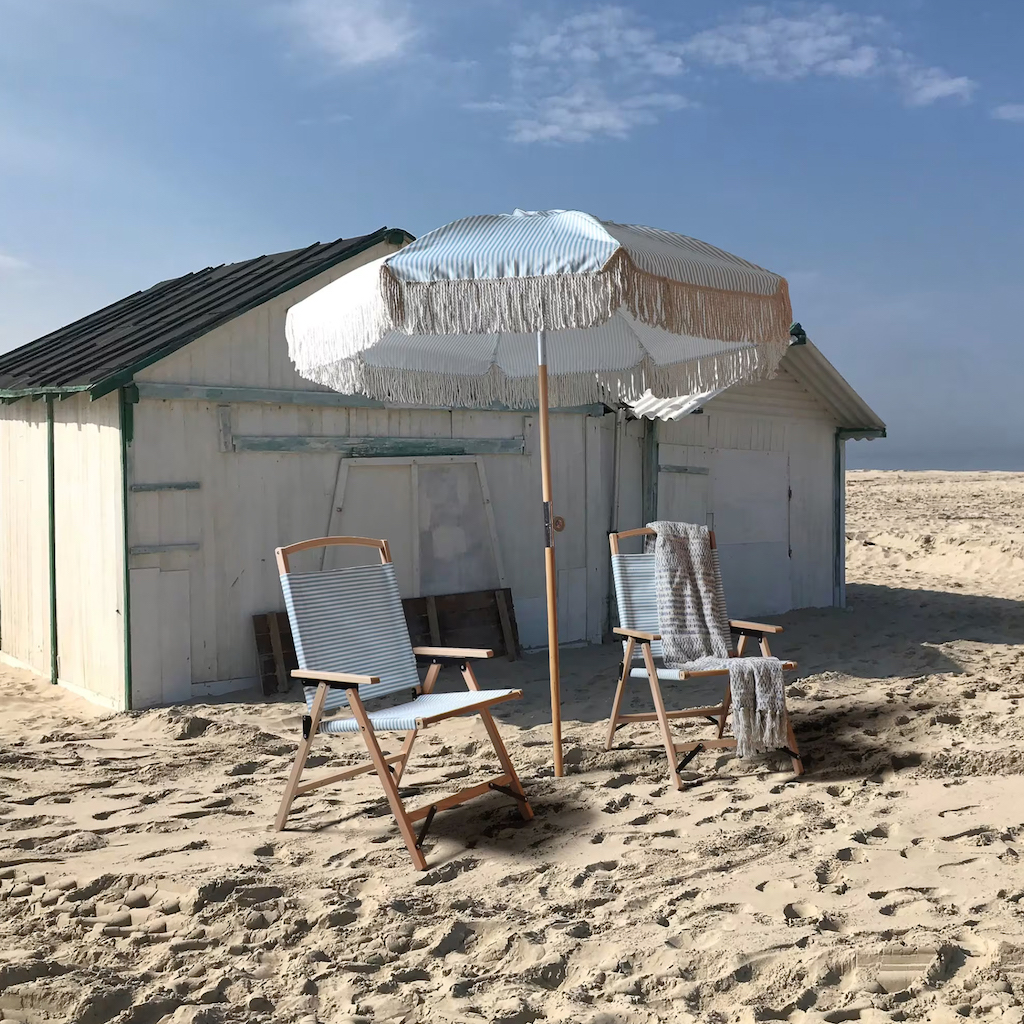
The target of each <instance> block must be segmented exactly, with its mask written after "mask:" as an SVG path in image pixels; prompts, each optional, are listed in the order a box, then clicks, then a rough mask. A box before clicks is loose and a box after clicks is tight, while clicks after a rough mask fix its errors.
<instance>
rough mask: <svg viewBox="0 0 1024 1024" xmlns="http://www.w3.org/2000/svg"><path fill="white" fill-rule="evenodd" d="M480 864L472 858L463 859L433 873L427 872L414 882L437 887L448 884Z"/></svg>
mask: <svg viewBox="0 0 1024 1024" xmlns="http://www.w3.org/2000/svg"><path fill="white" fill-rule="evenodd" d="M479 863H480V862H479V861H478V860H476V859H475V858H473V857H463V858H461V859H460V860H453V861H449V863H447V864H443V865H442V866H441V867H439V868H435V869H434V870H433V871H428V872H427V873H426V874H425V875H424V876H423V877H422V878H418V879H417V880H416V884H417V885H437V884H438V883H439V882H450V881H451V880H452V879H453V878H458V877H459V875H461V874H462V873H463V872H465V871H472V870H473V868H475V867H476V866H477V865H478V864H479Z"/></svg>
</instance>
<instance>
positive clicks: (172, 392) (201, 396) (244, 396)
mask: <svg viewBox="0 0 1024 1024" xmlns="http://www.w3.org/2000/svg"><path fill="white" fill-rule="evenodd" d="M136 387H137V388H138V390H139V397H140V398H159V399H164V400H173V399H179V400H181V399H184V400H186V401H193V402H255V403H258V404H263V405H327V406H334V407H336V408H337V407H340V408H347V409H386V408H392V409H403V408H405V409H426V408H437V409H441V408H442V407H441V406H412V405H402V404H388V405H385V403H384V402H378V401H377V400H376V399H374V398H367V397H366V396H364V395H342V394H339V393H338V392H336V391H308V390H302V391H299V390H291V389H285V388H244V387H236V386H227V385H225V386H223V387H220V386H210V385H205V384H172V383H166V384H165V383H160V382H157V381H138V382H137V383H136ZM86 390H87V389H86ZM0 393H2V392H0ZM32 393H33V392H31V391H26V392H24V394H32ZM9 394H10V395H11V397H15V398H16V397H20V394H19V393H13V392H11V393H9ZM443 408H445V409H447V407H443ZM483 411H490V412H519V413H531V412H536V411H537V410H536V409H509V408H508V406H504V405H500V404H498V403H494V404H493V405H491V406H489V407H488V409H487V410H483ZM551 412H552V413H553V414H554V413H575V414H577V415H584V416H604V415H605V413H607V412H608V409H607V407H606V406H604V405H602V404H601V403H600V402H597V403H594V404H591V405H574V406H567V407H566V408H564V409H552V410H551Z"/></svg>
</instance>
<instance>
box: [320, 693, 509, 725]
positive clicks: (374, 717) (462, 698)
mask: <svg viewBox="0 0 1024 1024" xmlns="http://www.w3.org/2000/svg"><path fill="white" fill-rule="evenodd" d="M515 692H516V691H515V690H471V691H468V692H466V693H425V694H423V696H422V697H417V698H416V700H411V701H408V702H407V703H405V704H396V705H395V706H394V707H391V708H383V709H382V710H380V711H371V712H370V713H369V719H370V723H371V724H372V725H373V730H374V732H408V731H409V730H410V729H415V728H416V722H417V720H418V719H423V718H433V717H435V716H436V715H450V714H453V713H454V712H459V711H461V712H464V713H466V714H469V713H471V712H473V711H475V710H476V709H478V708H480V707H481V706H485V705H487V704H492V703H494V702H495V701H496V700H500V699H501V698H502V697H507V696H508V695H509V694H510V693H515ZM320 732H325V733H348V732H359V723H358V722H357V721H356V720H355V719H354V718H331V719H328V720H327V721H326V722H322V723H321V725H320Z"/></svg>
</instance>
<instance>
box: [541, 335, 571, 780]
mask: <svg viewBox="0 0 1024 1024" xmlns="http://www.w3.org/2000/svg"><path fill="white" fill-rule="evenodd" d="M537 392H538V403H537V404H538V407H539V411H540V418H539V422H540V480H541V483H540V489H541V499H542V500H543V502H544V579H545V583H546V593H547V605H548V670H549V674H550V676H551V740H552V747H553V748H554V761H555V775H556V776H561V775H563V774H564V771H563V768H562V690H561V680H560V678H559V666H558V593H557V588H556V586H555V580H556V577H555V512H554V503H553V499H552V496H551V435H550V433H549V431H548V351H547V339H546V338H545V335H544V331H538V332H537Z"/></svg>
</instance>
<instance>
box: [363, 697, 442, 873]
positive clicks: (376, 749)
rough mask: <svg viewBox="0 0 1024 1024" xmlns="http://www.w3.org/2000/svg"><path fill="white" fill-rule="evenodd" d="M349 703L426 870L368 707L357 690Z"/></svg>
mask: <svg viewBox="0 0 1024 1024" xmlns="http://www.w3.org/2000/svg"><path fill="white" fill-rule="evenodd" d="M349 703H350V704H351V705H352V714H353V715H354V716H355V718H356V721H357V722H359V731H360V732H361V733H362V734H363V741H364V742H365V743H366V749H367V751H368V752H369V754H370V760H371V761H372V762H373V765H374V767H375V768H376V769H377V777H378V778H379V779H380V784H381V785H382V786H383V787H384V795H385V796H386V797H387V798H388V803H389V804H390V805H391V813H392V814H394V816H395V821H396V822H397V824H398V831H399V832H401V834H402V838H403V839H404V840H405V845H406V847H407V849H408V850H409V856H410V857H412V862H413V864H414V865H415V866H416V867H417V868H418V869H419V870H420V871H426V870H427V861H426V858H425V857H424V856H423V851H422V850H421V849H420V848H419V847H418V846H417V845H416V836H415V834H414V833H413V830H412V824H411V823H410V821H409V816H408V815H407V814H406V813H405V804H404V803H402V797H401V796H400V795H399V792H398V783H397V782H396V781H395V777H394V776H393V775H392V774H391V772H390V770H389V769H388V764H387V762H386V761H385V760H384V755H383V754H382V753H381V749H380V746H379V744H378V743H377V736H376V734H375V733H374V731H373V726H372V725H371V724H370V719H369V717H368V716H367V714H366V708H365V707H363V702H362V701H361V700H360V699H359V694H358V693H357V692H356V691H355V690H350V691H349Z"/></svg>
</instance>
